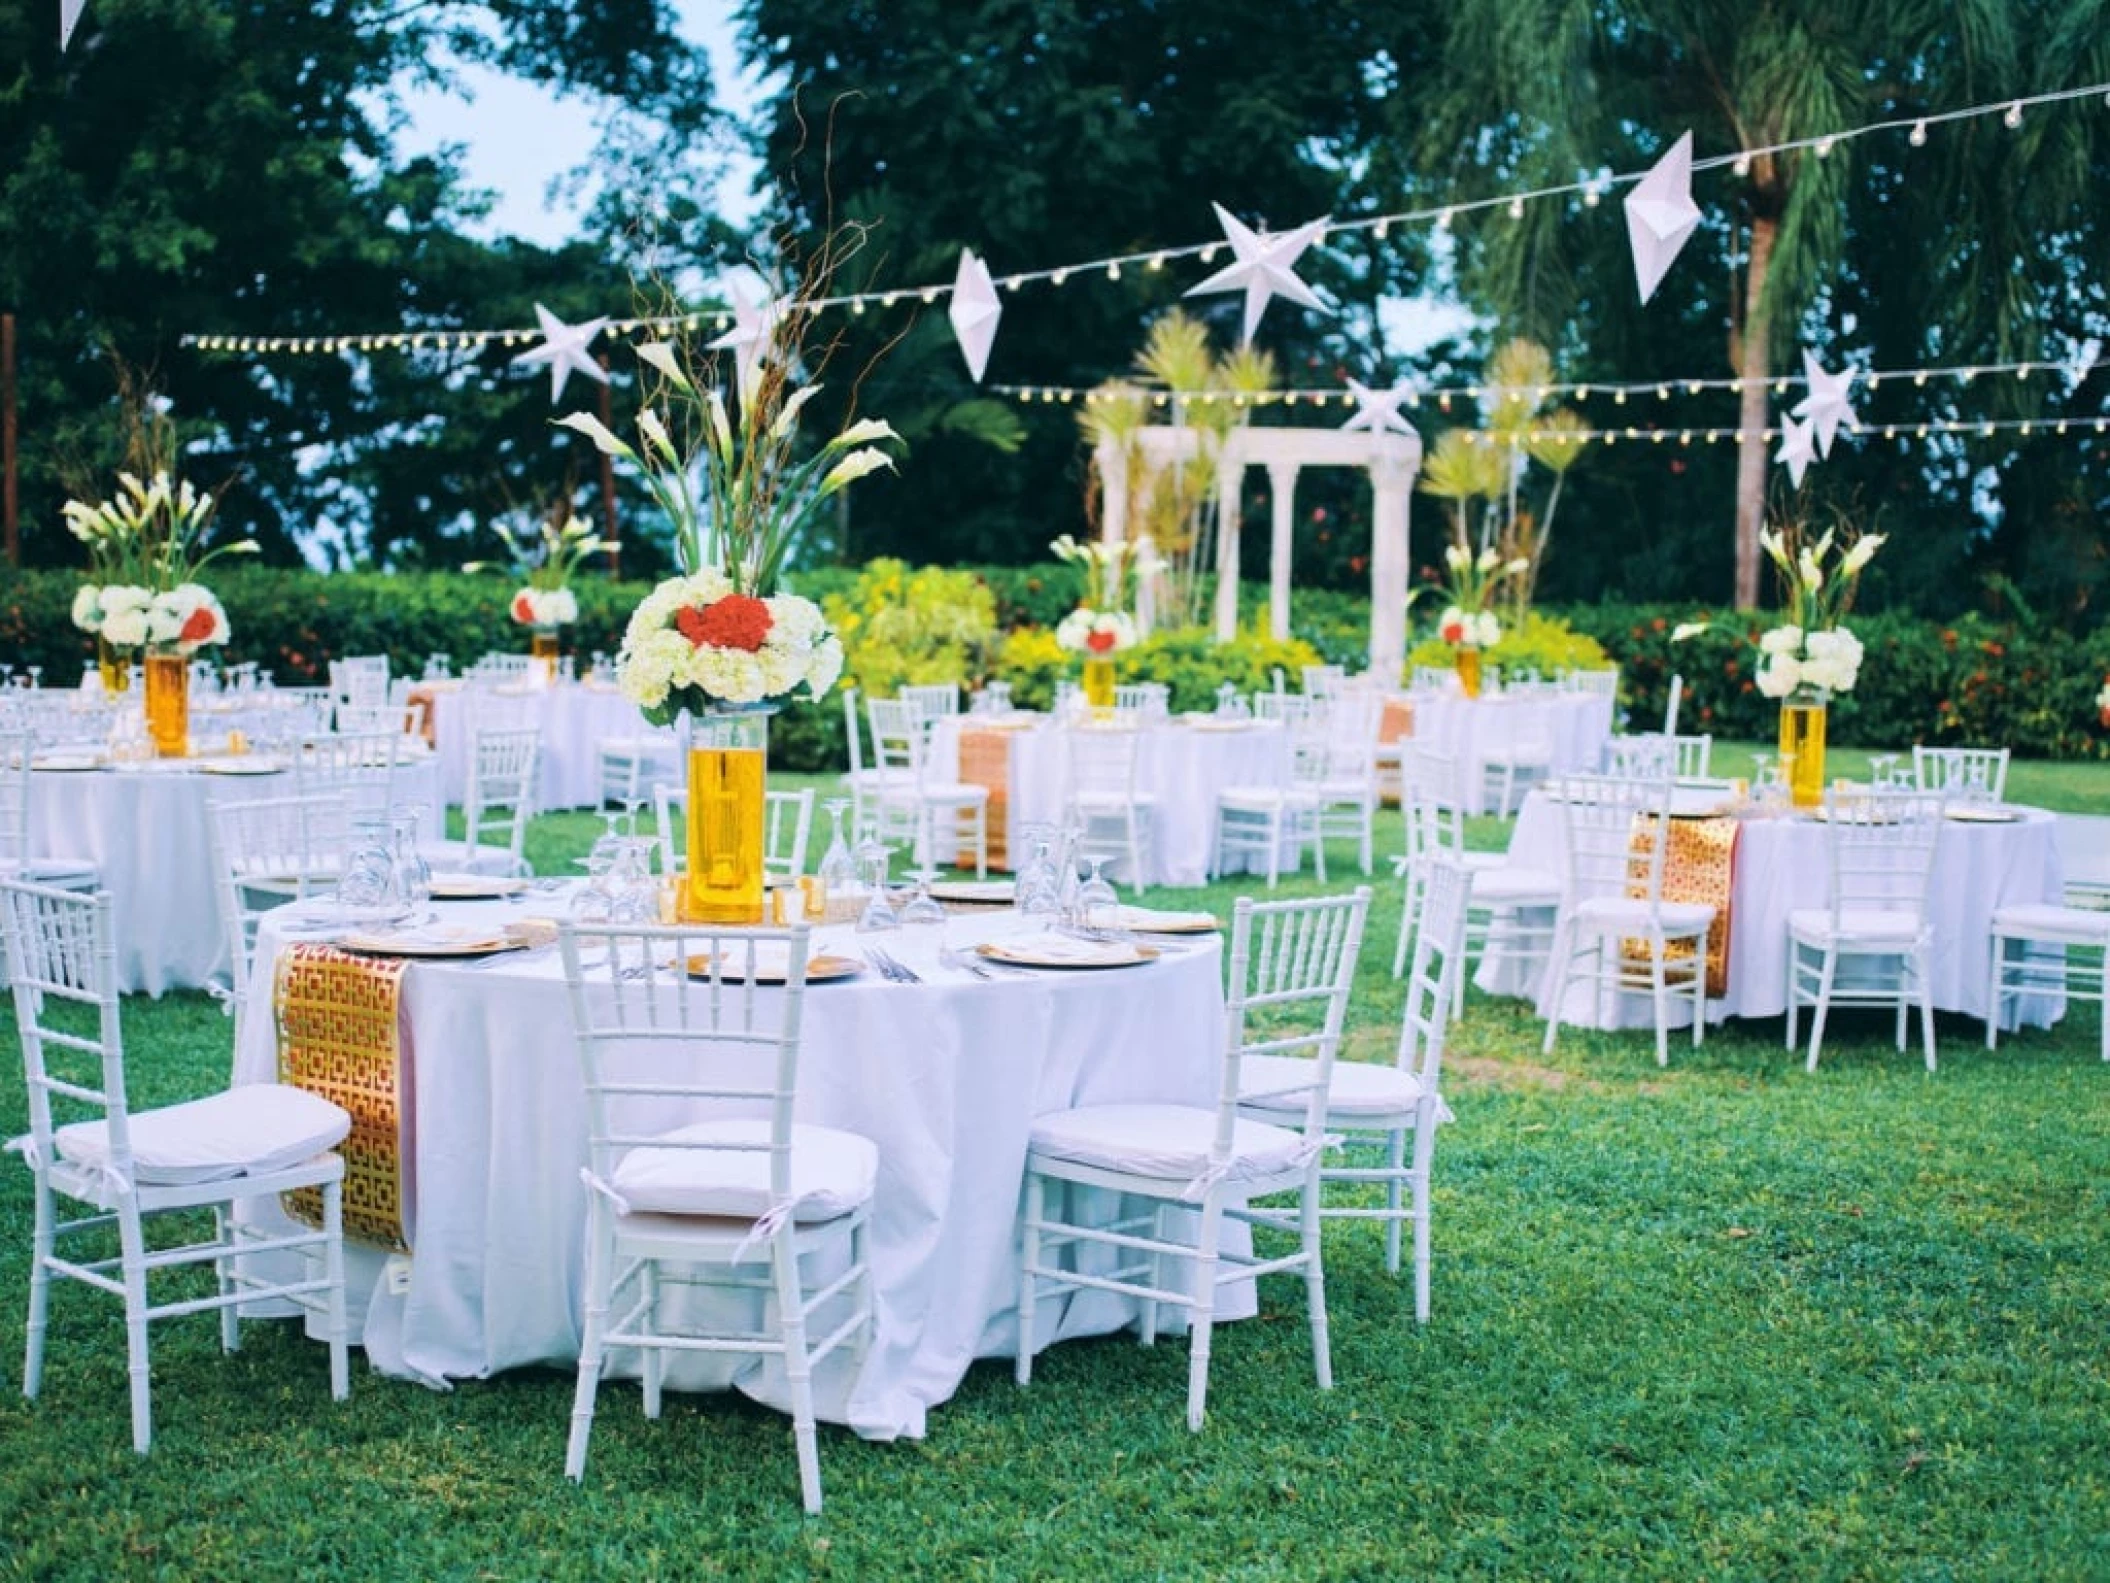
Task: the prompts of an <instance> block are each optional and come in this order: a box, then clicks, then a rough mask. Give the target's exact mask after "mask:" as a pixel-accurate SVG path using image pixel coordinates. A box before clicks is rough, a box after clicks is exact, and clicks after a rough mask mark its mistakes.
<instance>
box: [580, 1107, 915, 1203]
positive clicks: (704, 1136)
mask: <svg viewBox="0 0 2110 1583" xmlns="http://www.w3.org/2000/svg"><path fill="white" fill-rule="evenodd" d="M661 1136H662V1137H663V1138H664V1139H666V1141H668V1142H669V1143H681V1144H691V1145H696V1144H706V1145H707V1144H714V1143H718V1144H726V1143H749V1144H753V1143H761V1144H766V1143H767V1142H769V1123H768V1122H767V1121H763V1120H760V1119H753V1120H740V1119H727V1120H723V1121H699V1122H694V1123H692V1124H691V1125H689V1126H686V1127H677V1128H675V1129H674V1130H673V1131H671V1132H667V1133H663V1134H661ZM878 1176H879V1148H878V1146H877V1145H876V1144H874V1143H873V1142H872V1140H871V1139H869V1138H863V1137H859V1136H858V1135H857V1134H856V1133H854V1132H839V1131H837V1130H836V1129H835V1128H833V1127H809V1126H806V1125H805V1124H803V1123H794V1124H793V1126H792V1129H791V1195H792V1199H793V1202H794V1206H795V1207H794V1209H793V1211H792V1218H793V1219H795V1220H798V1221H800V1222H802V1223H811V1222H813V1221H817V1220H833V1219H834V1218H835V1217H836V1216H837V1215H846V1214H848V1213H849V1212H850V1211H851V1210H853V1209H855V1208H857V1206H858V1205H860V1204H862V1203H865V1202H867V1201H868V1200H869V1199H870V1198H871V1196H872V1184H873V1182H874V1181H876V1180H877V1178H878ZM609 1185H610V1186H612V1187H613V1188H614V1189H615V1190H616V1192H617V1193H618V1194H619V1195H621V1197H622V1199H623V1201H624V1202H625V1203H627V1204H628V1205H629V1206H630V1208H631V1209H632V1210H633V1211H636V1212H638V1213H641V1214H642V1213H649V1212H652V1211H658V1212H660V1213H662V1214H669V1215H725V1216H731V1217H737V1218H739V1219H743V1220H753V1219H755V1218H756V1217H758V1216H759V1215H761V1214H762V1213H763V1212H764V1211H766V1210H767V1209H768V1208H769V1155H768V1153H767V1152H766V1151H764V1150H761V1149H737V1150H735V1149H715V1150H714V1149H709V1148H695V1147H691V1148H654V1147H652V1146H651V1145H649V1144H647V1145H645V1146H644V1147H642V1148H636V1149H632V1150H631V1151H630V1152H629V1153H628V1154H626V1155H624V1156H623V1158H622V1159H621V1161H619V1162H618V1163H617V1165H616V1168H615V1180H614V1181H613V1182H611V1183H610V1184H609Z"/></svg>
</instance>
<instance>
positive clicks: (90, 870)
mask: <svg viewBox="0 0 2110 1583" xmlns="http://www.w3.org/2000/svg"><path fill="white" fill-rule="evenodd" d="M101 876H102V870H101V869H99V868H97V867H96V866H95V863H94V860H93V859H90V858H84V857H79V858H76V857H33V858H31V859H30V860H29V861H28V862H27V863H25V864H23V865H22V877H23V878H24V879H26V880H28V881H30V882H31V883H32V884H35V885H50V886H53V887H54V888H56V889H58V890H92V889H94V888H95V885H96V883H97V882H98V881H99V880H100V878H101Z"/></svg>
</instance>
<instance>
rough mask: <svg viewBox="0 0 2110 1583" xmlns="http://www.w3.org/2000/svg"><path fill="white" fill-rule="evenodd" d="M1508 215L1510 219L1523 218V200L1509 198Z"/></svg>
mask: <svg viewBox="0 0 2110 1583" xmlns="http://www.w3.org/2000/svg"><path fill="white" fill-rule="evenodd" d="M1509 217H1510V219H1512V220H1521V219H1523V218H1524V200H1523V199H1522V198H1512V199H1510V200H1509Z"/></svg>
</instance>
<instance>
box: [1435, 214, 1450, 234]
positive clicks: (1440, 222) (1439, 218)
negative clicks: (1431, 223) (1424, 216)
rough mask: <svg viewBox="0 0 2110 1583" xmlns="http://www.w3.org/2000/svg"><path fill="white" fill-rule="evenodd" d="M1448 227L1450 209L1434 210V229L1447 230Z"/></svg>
mask: <svg viewBox="0 0 2110 1583" xmlns="http://www.w3.org/2000/svg"><path fill="white" fill-rule="evenodd" d="M1450 228H1451V211H1450V210H1449V209H1438V210H1437V211H1436V229H1437V230H1439V231H1448V230H1449V229H1450Z"/></svg>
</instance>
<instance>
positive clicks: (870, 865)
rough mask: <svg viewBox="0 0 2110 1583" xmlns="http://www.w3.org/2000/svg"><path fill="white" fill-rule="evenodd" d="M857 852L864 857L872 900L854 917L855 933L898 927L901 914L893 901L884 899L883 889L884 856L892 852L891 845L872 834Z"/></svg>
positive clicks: (884, 884)
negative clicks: (856, 930)
mask: <svg viewBox="0 0 2110 1583" xmlns="http://www.w3.org/2000/svg"><path fill="white" fill-rule="evenodd" d="M857 855H858V856H859V857H860V858H861V859H863V860H864V865H865V883H866V885H867V886H869V887H870V890H871V899H870V900H868V901H867V902H866V903H865V910H864V911H863V912H862V913H860V914H859V915H858V918H857V928H858V932H859V933H860V934H870V933H873V932H875V931H878V930H882V929H898V928H900V927H901V915H900V914H899V913H897V912H895V911H894V904H893V903H892V902H891V901H889V900H888V899H887V892H886V873H887V859H888V858H889V857H891V856H892V855H893V848H892V847H889V846H885V845H883V844H882V843H881V842H880V841H879V840H878V839H877V838H876V837H874V838H873V839H871V840H869V841H865V842H863V843H861V844H860V845H859V846H858V848H857Z"/></svg>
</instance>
